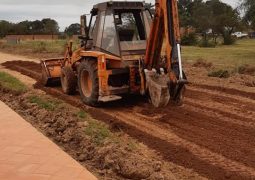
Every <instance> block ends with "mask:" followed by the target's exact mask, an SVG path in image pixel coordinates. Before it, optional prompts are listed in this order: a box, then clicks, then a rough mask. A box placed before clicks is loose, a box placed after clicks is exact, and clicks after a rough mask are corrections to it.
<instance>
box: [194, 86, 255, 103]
mask: <svg viewBox="0 0 255 180" xmlns="http://www.w3.org/2000/svg"><path fill="white" fill-rule="evenodd" d="M190 85H191V86H194V87H199V88H201V89H208V90H213V91H218V92H224V93H226V94H229V95H236V96H241V97H245V98H249V99H252V100H255V93H253V92H245V91H240V90H238V89H233V88H226V87H220V86H211V85H205V84H196V83H192V84H190Z"/></svg>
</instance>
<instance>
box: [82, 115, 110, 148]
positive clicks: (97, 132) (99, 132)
mask: <svg viewBox="0 0 255 180" xmlns="http://www.w3.org/2000/svg"><path fill="white" fill-rule="evenodd" d="M85 134H86V135H87V136H89V137H91V138H92V140H93V142H94V143H95V144H97V145H102V144H103V142H104V141H105V140H106V139H107V138H110V137H111V136H112V134H111V132H110V130H109V129H108V127H107V126H106V125H104V124H103V123H100V122H98V121H95V120H93V119H92V120H88V125H87V126H86V128H85Z"/></svg>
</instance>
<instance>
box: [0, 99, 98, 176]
mask: <svg viewBox="0 0 255 180" xmlns="http://www.w3.org/2000/svg"><path fill="white" fill-rule="evenodd" d="M0 179H4V180H45V179H47V180H82V179H83V180H94V179H96V178H95V177H94V176H93V175H92V174H91V173H90V172H88V171H87V170H86V169H85V168H84V167H83V166H81V165H80V164H79V163H77V162H76V161H75V160H74V159H72V158H71V157H70V156H69V155H67V154H66V153H65V152H64V151H62V150H61V149H60V148H59V147H58V146H57V145H55V144H54V143H53V142H51V141H50V140H49V139H48V138H47V137H45V136H44V135H43V134H41V133H40V132H39V131H37V130H36V129H35V128H34V127H32V126H31V125H30V124H29V123H27V122H26V121H25V120H24V119H23V118H21V117H20V116H19V115H18V114H17V113H15V112H14V111H12V110H11V109H10V108H9V107H8V106H6V105H5V104H4V103H3V102H1V101H0Z"/></svg>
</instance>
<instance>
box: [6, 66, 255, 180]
mask: <svg viewBox="0 0 255 180" xmlns="http://www.w3.org/2000/svg"><path fill="white" fill-rule="evenodd" d="M4 66H5V67H7V68H10V69H13V70H16V71H19V72H22V73H23V74H26V75H28V76H30V77H32V78H34V79H36V80H39V78H40V66H39V64H36V63H33V62H18V61H16V62H15V61H13V62H7V63H5V64H4ZM37 87H39V88H41V89H43V90H44V91H46V92H47V93H49V94H52V95H54V96H56V97H59V98H61V99H64V100H66V101H68V102H69V103H71V104H73V105H76V106H83V107H84V108H86V109H87V110H88V111H89V112H90V113H91V114H92V115H93V116H94V117H95V118H97V119H98V120H102V121H104V122H107V123H108V124H110V125H111V127H112V128H113V129H114V130H118V129H121V130H123V131H125V132H126V133H128V134H129V135H131V136H133V137H135V138H136V139H138V140H140V141H141V142H143V143H144V144H146V145H147V146H149V147H151V148H153V149H155V150H156V151H158V152H159V153H160V154H161V155H162V156H163V157H164V158H165V160H166V161H169V162H172V163H175V164H177V165H180V166H183V167H185V168H188V169H193V170H194V171H195V172H197V173H199V174H200V175H202V176H204V177H207V178H209V179H255V90H254V91H253V90H251V89H249V91H244V90H239V89H233V88H221V87H218V86H213V85H203V84H191V85H189V86H188V88H187V92H186V98H185V103H184V105H183V106H182V107H174V106H171V105H169V106H168V107H166V108H163V109H155V108H153V107H152V106H151V105H150V104H148V103H147V101H146V100H145V99H144V98H142V97H139V98H138V97H132V96H131V97H128V98H124V99H123V100H121V101H118V102H111V103H107V104H105V105H104V107H102V108H98V109H95V108H91V107H87V106H84V105H82V103H81V102H80V99H79V95H76V96H67V95H65V94H63V93H62V91H61V88H59V87H58V88H56V87H48V88H44V87H41V86H40V84H37Z"/></svg>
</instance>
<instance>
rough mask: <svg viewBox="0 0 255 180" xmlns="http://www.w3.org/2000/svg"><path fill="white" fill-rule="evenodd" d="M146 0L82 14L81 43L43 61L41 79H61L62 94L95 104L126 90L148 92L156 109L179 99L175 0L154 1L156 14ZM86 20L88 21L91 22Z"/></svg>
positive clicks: (182, 83)
mask: <svg viewBox="0 0 255 180" xmlns="http://www.w3.org/2000/svg"><path fill="white" fill-rule="evenodd" d="M150 9H151V8H150V6H149V5H148V4H145V3H143V2H134V1H109V2H105V3H100V4H97V5H95V6H94V7H93V9H92V10H91V17H90V20H89V21H87V16H86V15H83V16H81V36H79V38H80V40H81V46H80V48H79V49H77V50H75V51H73V50H72V43H69V45H68V47H67V50H66V53H65V55H64V58H58V59H48V60H42V61H41V66H42V82H43V83H44V85H46V86H47V85H50V84H51V83H52V82H54V81H55V80H61V85H62V89H63V91H64V93H66V94H69V95H72V94H74V93H75V92H76V90H77V88H78V90H79V93H80V96H81V99H82V101H83V102H84V103H85V104H88V105H91V106H98V105H99V104H100V103H101V102H106V101H112V100H117V99H120V98H121V97H122V95H123V94H127V93H140V94H142V95H145V94H149V96H150V99H151V102H152V104H153V105H154V106H155V107H162V106H166V105H167V104H168V103H169V101H170V99H171V100H172V101H174V102H176V103H180V102H181V100H182V97H183V91H184V89H185V84H186V83H187V80H186V77H185V74H184V73H183V71H182V61H181V49H180V31H179V19H178V9H177V1H176V0H156V4H155V12H154V13H151V11H150ZM87 22H88V24H87Z"/></svg>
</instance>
